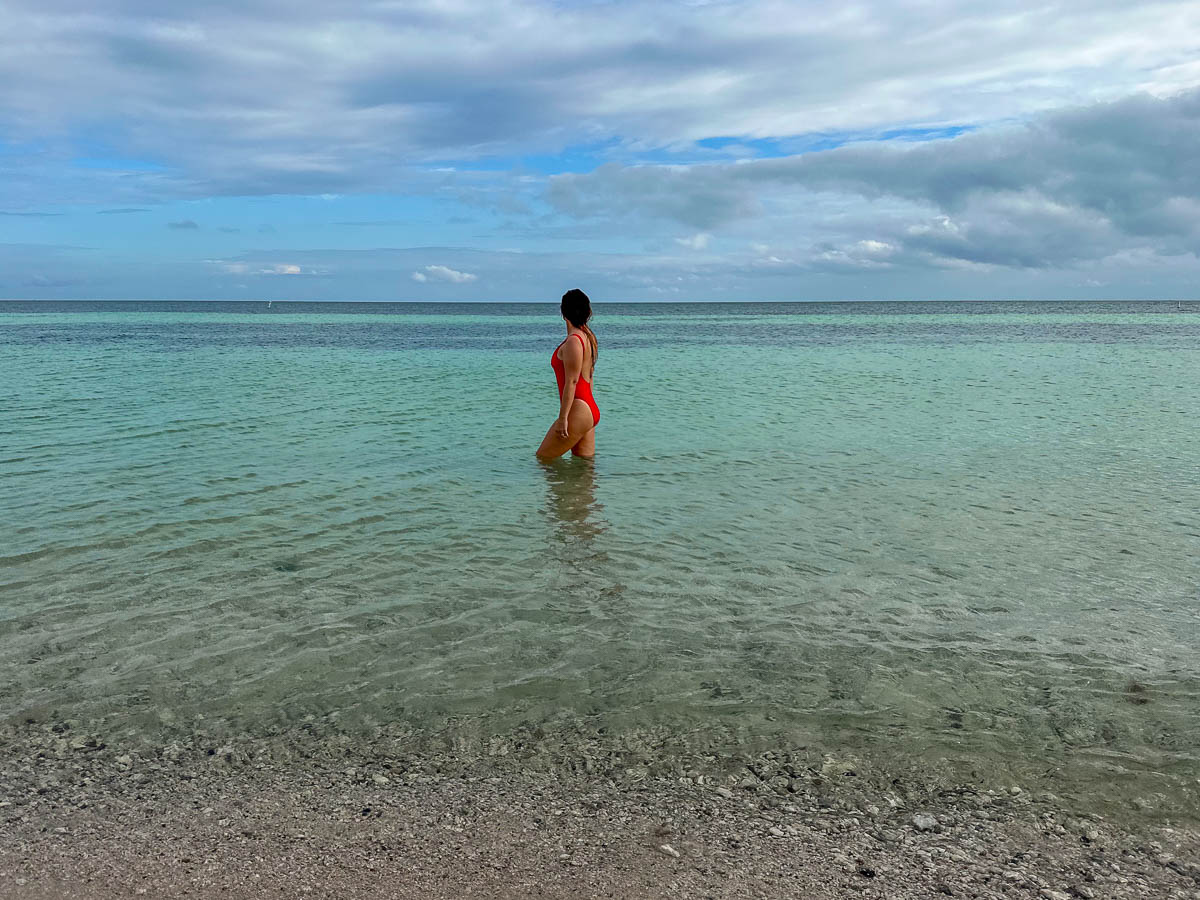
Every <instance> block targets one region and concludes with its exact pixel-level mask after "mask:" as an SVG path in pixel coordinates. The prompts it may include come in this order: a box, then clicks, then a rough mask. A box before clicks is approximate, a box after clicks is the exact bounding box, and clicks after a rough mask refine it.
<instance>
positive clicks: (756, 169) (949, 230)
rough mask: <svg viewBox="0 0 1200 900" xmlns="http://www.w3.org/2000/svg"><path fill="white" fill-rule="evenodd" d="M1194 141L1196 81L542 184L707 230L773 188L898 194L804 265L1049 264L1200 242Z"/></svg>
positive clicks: (561, 193) (604, 211)
mask: <svg viewBox="0 0 1200 900" xmlns="http://www.w3.org/2000/svg"><path fill="white" fill-rule="evenodd" d="M1197 147H1200V91H1190V92H1185V93H1182V94H1180V95H1177V96H1175V97H1172V98H1168V99H1158V98H1155V97H1151V96H1147V95H1139V96H1134V97H1128V98H1125V99H1122V100H1118V101H1113V102H1108V103H1100V104H1093V105H1089V106H1086V107H1080V108H1076V109H1070V110H1065V111H1059V112H1055V113H1051V114H1046V115H1043V116H1040V117H1037V118H1035V119H1034V120H1033V121H1032V122H1030V123H1029V124H1027V125H1024V126H1017V127H1007V128H995V129H985V130H982V131H978V132H974V133H971V134H968V135H964V136H962V137H958V138H955V139H951V140H942V141H931V142H927V143H922V144H915V145H912V144H909V145H879V144H874V145H863V146H846V147H841V148H837V149H834V150H829V151H825V152H819V153H809V154H804V155H800V156H793V157H786V158H779V159H767V160H754V161H749V162H744V163H739V164H720V165H716V164H713V165H697V166H691V167H667V166H635V167H622V166H617V165H608V166H603V167H601V168H599V169H597V170H595V171H593V172H590V173H586V174H569V175H560V176H555V177H554V178H552V179H551V181H550V185H549V188H548V199H549V201H550V203H551V204H552V205H553V206H554V207H555V208H557V209H558V210H559V211H561V212H563V213H566V214H568V215H570V216H573V217H578V218H587V217H593V216H603V217H617V218H620V217H628V216H631V215H640V216H645V217H651V218H658V219H667V220H673V221H676V222H679V223H682V224H683V225H686V226H688V227H690V228H694V229H700V230H710V229H714V228H720V227H722V226H729V225H731V224H733V223H736V222H738V221H739V220H745V219H752V218H754V217H756V216H761V215H763V214H764V210H765V205H769V203H770V200H771V198H772V197H775V196H778V195H779V193H780V192H787V191H792V192H795V195H794V196H790V200H789V202H790V203H791V204H792V205H793V206H794V207H796V208H803V206H804V204H805V196H806V195H808V196H812V195H813V194H815V193H817V192H824V193H826V194H833V195H840V196H844V197H846V198H848V203H849V204H850V205H853V204H854V203H857V204H860V205H861V204H862V203H863V202H873V201H878V200H881V199H882V200H891V201H897V202H900V203H902V204H908V205H909V206H910V209H909V211H908V213H907V215H893V216H891V217H877V221H876V222H875V223H874V224H866V223H863V224H860V225H859V227H858V228H857V233H856V234H855V233H854V232H853V231H852V232H851V234H853V235H854V239H853V240H851V241H849V242H848V243H847V244H846V245H845V246H843V245H837V244H829V243H826V244H824V245H822V244H820V243H818V244H817V246H816V247H815V248H814V252H813V255H812V259H813V264H814V265H818V266H827V267H835V268H846V267H854V266H861V267H872V266H880V265H895V264H897V263H900V262H924V263H930V264H935V265H954V264H960V263H968V264H978V265H986V266H1009V267H1015V268H1044V267H1052V266H1057V265H1070V264H1073V263H1076V262H1079V261H1081V260H1086V259H1096V258H1103V257H1107V256H1111V255H1113V254H1116V253H1119V252H1122V251H1126V250H1129V249H1132V248H1137V247H1150V248H1153V249H1154V250H1155V251H1156V252H1158V253H1162V254H1172V253H1196V252H1197V251H1200V167H1197V166H1196V165H1195V152H1196V148H1197ZM839 227H840V226H839ZM862 241H871V242H874V243H873V244H871V243H868V244H863V245H862V246H858V244H859V242H862ZM876 245H886V247H883V246H876ZM856 247H857V249H855V248H856ZM862 247H867V248H869V252H864V251H863V249H862Z"/></svg>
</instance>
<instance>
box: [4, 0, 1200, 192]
mask: <svg viewBox="0 0 1200 900" xmlns="http://www.w3.org/2000/svg"><path fill="white" fill-rule="evenodd" d="M278 9H279V7H278V4H277V3H276V2H274V0H246V2H245V3H237V4H234V3H227V2H219V3H213V4H200V5H192V6H188V7H177V8H172V7H169V6H164V5H163V4H161V3H151V2H150V0H121V2H110V3H102V4H94V3H90V4H85V3H82V2H81V0H72V2H70V3H68V4H66V5H65V6H63V5H61V4H60V5H59V7H58V11H56V12H54V13H48V12H47V10H46V8H45V4H42V3H38V2H35V0H13V2H10V3H8V4H5V6H4V8H3V11H0V27H3V29H4V32H5V33H7V34H19V35H22V36H23V39H22V40H21V41H18V42H10V45H9V46H7V47H6V52H5V53H4V54H3V56H2V57H0V133H3V134H5V135H6V139H8V140H11V141H16V142H21V141H29V142H33V141H48V142H49V146H50V147H51V148H52V150H53V152H54V153H55V154H60V155H61V157H62V159H64V160H67V161H68V162H69V160H70V159H72V158H75V157H76V156H78V155H79V154H78V153H72V152H68V151H69V150H71V151H74V150H85V149H86V148H76V147H73V146H72V147H68V146H67V145H68V144H70V143H71V141H70V139H68V138H63V137H61V136H63V135H70V134H80V133H85V132H86V131H94V130H95V128H94V126H95V124H96V123H97V121H98V120H99V124H100V125H101V126H104V125H109V126H111V127H107V128H105V127H102V128H101V129H100V130H102V131H103V132H104V133H106V134H108V135H110V141H111V142H112V143H113V144H114V146H113V147H111V148H107V149H106V151H105V152H106V156H108V157H111V158H114V159H137V160H149V161H153V164H154V166H155V167H157V168H154V169H149V168H147V169H144V170H138V171H119V172H115V171H106V170H89V171H86V172H85V171H82V170H81V171H74V172H71V173H70V176H69V177H70V179H71V180H72V181H73V182H78V180H80V179H86V180H87V181H88V183H89V184H92V185H96V186H101V185H102V186H104V187H105V189H107V190H110V191H117V190H119V191H122V192H124V193H130V194H135V195H136V194H144V195H145V196H147V197H158V198H162V197H170V196H176V197H184V196H197V195H201V196H206V195H216V194H221V195H250V194H255V195H265V194H277V193H289V194H296V193H303V194H309V195H320V194H347V193H354V192H366V191H372V190H393V189H396V190H404V189H406V187H407V185H408V180H409V179H410V178H411V177H414V174H413V167H414V165H416V166H425V165H429V166H434V165H436V166H439V167H441V168H443V169H445V168H449V167H450V166H451V165H452V164H457V165H461V163H462V162H463V161H464V160H473V159H483V158H488V157H496V156H512V155H518V154H524V153H553V152H557V151H559V150H561V149H562V148H565V147H579V146H607V147H613V148H615V149H617V150H618V151H619V152H622V153H625V154H636V153H638V152H641V151H643V150H646V149H653V148H658V149H662V150H666V151H670V152H674V151H679V150H683V149H687V148H689V147H692V148H693V149H694V145H695V142H697V141H705V140H708V139H712V138H723V139H725V142H724V144H723V145H722V149H720V151H719V152H722V153H725V154H727V155H730V156H736V155H743V154H751V155H753V154H755V153H757V152H758V151H757V150H756V143H755V142H756V141H761V140H763V139H777V138H791V137H795V136H807V138H806V139H812V140H830V141H836V140H839V139H840V137H839V136H844V135H847V134H857V133H862V132H863V131H869V132H871V133H873V134H880V133H886V132H888V131H889V130H892V131H894V130H895V129H917V130H923V129H938V128H943V127H946V126H958V125H971V124H980V123H983V124H987V123H992V122H996V121H1001V120H1011V119H1014V118H1022V117H1026V116H1028V115H1030V114H1033V113H1036V112H1039V111H1043V110H1046V109H1050V108H1053V107H1056V106H1061V105H1064V104H1072V103H1081V102H1086V101H1088V100H1092V99H1106V98H1113V97H1116V96H1120V95H1122V94H1126V93H1129V92H1130V91H1132V90H1134V89H1138V88H1141V89H1145V90H1149V91H1151V92H1154V93H1156V94H1160V95H1165V94H1167V93H1170V92H1173V91H1177V90H1180V89H1185V88H1189V87H1193V86H1196V85H1197V84H1200V66H1198V65H1197V64H1196V62H1195V49H1196V48H1195V38H1194V36H1195V34H1196V33H1197V32H1198V31H1200V8H1198V7H1197V5H1196V4H1195V3H1192V2H1190V0H1160V2H1155V3H1149V4H1139V3H1118V2H1115V0H1099V2H1097V0H1087V2H1085V0H1064V2H1061V3H1055V4H1047V5H1043V6H1030V5H1029V4H1028V3H1024V2H1018V0H998V2H992V3H983V2H976V0H968V2H962V0H956V2H950V0H930V2H926V3H922V4H919V5H918V6H915V7H914V6H913V5H911V4H885V3H880V2H868V3H861V4H850V5H832V6H831V5H829V4H825V3H818V2H816V0H797V2H790V3H781V2H779V0H726V2H715V3H708V4H705V5H703V6H700V7H698V6H697V5H695V4H692V3H643V2H639V0H612V2H605V3H556V2H554V3H552V2H545V0H504V2H500V3H496V2H489V0H448V2H443V0H412V2H406V3H404V4H397V3H373V4H355V5H354V6H353V8H352V9H349V8H348V9H346V10H344V11H342V12H341V13H340V14H338V13H336V12H331V9H330V7H329V6H328V4H324V3H320V2H318V0H297V2H295V3H293V4H290V5H289V6H288V15H287V16H286V18H285V19H283V20H281V19H280V18H279V14H278ZM1063 35H1070V40H1069V41H1064V40H1063ZM80 71H83V72H86V73H87V77H86V78H84V79H79V78H73V77H70V75H69V74H68V73H71V72H80ZM98 113H99V115H98ZM708 149H709V150H713V148H712V147H709V148H708ZM713 152H717V151H715V150H713ZM83 155H95V154H94V153H85V154H83ZM77 168H78V167H77ZM64 171H65V170H64ZM59 174H60V176H61V177H63V178H66V177H67V175H65V174H63V173H62V172H60V173H59ZM429 174H430V173H429V172H424V173H422V177H424V176H428V175H429ZM448 174H449V177H451V178H452V179H453V177H454V176H453V174H452V173H448ZM64 188H65V185H64ZM19 190H21V188H20V186H17V185H8V186H6V187H5V188H4V189H3V191H5V192H14V193H15V192H17V191H19ZM64 193H65V190H64ZM3 197H4V193H3V192H0V202H4V203H6V204H8V203H10V202H11V201H8V200H4V199H3ZM135 202H140V201H135ZM131 205H133V204H132V203H131Z"/></svg>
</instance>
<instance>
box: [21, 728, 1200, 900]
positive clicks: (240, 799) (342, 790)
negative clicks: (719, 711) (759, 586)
mask: <svg viewBox="0 0 1200 900" xmlns="http://www.w3.org/2000/svg"><path fill="white" fill-rule="evenodd" d="M497 740H498V741H499V743H495V742H493V743H492V745H491V752H490V753H476V752H473V751H471V750H470V749H468V748H464V747H459V748H457V749H456V748H455V747H454V746H453V744H454V742H453V740H450V741H447V743H446V749H445V750H443V751H438V750H436V749H431V744H430V743H429V742H428V741H424V742H413V743H414V744H420V747H419V749H417V750H414V751H412V752H407V751H405V750H403V749H402V748H403V746H404V745H405V744H406V743H407V742H406V741H405V740H404V739H403V738H402V737H401V736H399V735H389V736H387V737H381V738H380V739H378V740H374V741H363V740H361V739H351V738H350V736H347V735H339V734H334V733H325V734H313V733H312V732H311V731H301V732H298V733H296V734H292V735H280V736H277V737H276V738H274V739H272V740H271V741H269V742H268V741H243V742H237V743H229V744H224V745H213V743H212V742H211V741H205V740H204V739H198V740H196V741H188V740H183V741H178V742H173V743H171V744H167V745H163V746H158V747H148V746H141V747H139V748H137V749H133V748H122V747H119V746H111V745H109V744H108V743H107V742H106V741H105V740H103V739H100V738H99V737H97V736H95V735H87V734H72V733H71V730H70V729H64V728H63V726H61V725H58V726H56V725H54V724H38V725H27V726H24V727H21V728H14V729H11V730H10V731H9V732H7V733H6V734H5V736H4V742H3V745H2V746H0V759H2V761H3V762H2V767H3V768H2V775H0V798H2V799H0V814H2V821H3V838H2V839H0V885H2V886H3V895H4V896H5V897H11V898H16V900H25V898H31V900H32V898H97V900H99V898H108V897H129V896H151V897H181V896H188V897H200V898H207V897H247V898H249V897H297V896H305V897H362V898H375V897H378V898H409V897H424V898H456V897H469V896H488V897H501V898H508V897H513V898H515V897H562V898H566V897H619V898H643V897H644V898H650V897H668V896H672V897H674V896H677V897H763V898H767V897H813V898H832V897H847V896H853V897H878V898H917V897H938V896H952V897H974V898H991V897H1039V898H1047V900H1061V898H1072V897H1079V898H1100V897H1104V898H1109V897H1112V898H1149V897H1154V898H1158V897H1161V898H1178V900H1183V898H1196V897H1200V831H1198V830H1197V829H1196V828H1195V827H1194V825H1187V824H1181V823H1179V822H1172V821H1170V820H1166V821H1164V820H1162V819H1161V818H1158V817H1154V816H1150V817H1144V818H1140V819H1134V818H1126V817H1122V818H1123V819H1124V820H1123V821H1122V822H1120V823H1118V822H1117V821H1116V819H1115V818H1114V817H1106V816H1102V815H1098V814H1095V813H1091V814H1075V813H1073V812H1072V811H1071V810H1070V809H1069V808H1068V807H1067V805H1066V804H1065V803H1064V802H1063V801H1062V800H1061V799H1060V798H1058V797H1056V796H1054V795H1053V794H1048V793H1046V792H1044V791H1040V790H1038V789H1037V788H1033V789H1024V788H1021V787H1019V786H1016V785H1008V786H1002V785H990V786H988V785H984V784H977V785H969V784H960V785H957V786H954V787H951V786H949V785H947V784H945V783H939V782H937V781H935V780H932V779H930V780H925V781H922V780H921V779H919V778H915V777H914V775H913V773H905V775H904V776H903V777H895V778H893V779H891V781H888V780H887V779H886V778H885V777H884V775H883V773H880V772H872V771H869V770H866V769H865V768H864V769H863V770H862V771H861V772H860V771H858V770H856V765H857V763H856V762H855V761H854V760H852V759H840V760H839V759H835V758H833V757H829V756H826V757H824V761H823V762H821V763H819V764H811V763H812V762H813V761H811V760H810V761H809V764H800V762H799V757H798V756H797V757H790V755H789V754H786V753H780V752H771V751H767V752H765V753H763V754H761V755H758V756H756V757H754V758H753V759H750V760H732V759H724V760H716V759H713V758H711V757H710V758H709V760H710V762H709V764H708V765H707V766H706V765H705V763H704V762H696V761H694V760H693V761H675V762H672V763H671V764H670V765H656V764H653V763H651V764H649V765H647V764H645V763H646V760H642V761H641V764H639V761H638V760H634V759H631V758H630V756H629V754H628V753H607V754H605V753H603V752H599V745H598V744H594V745H592V746H591V747H589V748H587V749H586V750H585V751H583V752H581V754H580V755H579V756H578V757H577V758H576V759H575V760H574V761H573V762H572V761H569V760H567V761H564V758H563V757H562V756H561V755H558V756H556V758H555V759H553V760H550V761H549V762H547V760H541V761H540V762H537V763H536V768H537V771H533V770H530V769H529V765H530V763H531V761H532V760H533V758H534V757H535V756H536V753H537V748H536V747H533V746H532V745H530V744H527V745H525V746H524V748H521V747H520V743H521V742H520V741H518V740H514V739H512V738H507V739H497ZM625 746H626V747H627V746H628V743H627V742H626V744H625ZM698 759H701V757H698ZM673 766H675V767H678V771H681V772H685V774H675V775H666V774H663V770H664V769H667V768H671V767H673ZM588 769H590V770H591V771H587V770H588ZM489 772H491V773H492V774H488V773H489Z"/></svg>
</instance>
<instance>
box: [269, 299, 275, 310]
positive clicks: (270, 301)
mask: <svg viewBox="0 0 1200 900" xmlns="http://www.w3.org/2000/svg"><path fill="white" fill-rule="evenodd" d="M274 302H275V301H274V300H268V301H267V309H270V308H271V304H272V303H274Z"/></svg>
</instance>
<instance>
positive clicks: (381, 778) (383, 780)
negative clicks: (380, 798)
mask: <svg viewBox="0 0 1200 900" xmlns="http://www.w3.org/2000/svg"><path fill="white" fill-rule="evenodd" d="M371 780H372V781H373V782H375V783H376V784H380V785H382V784H391V783H392V780H391V779H390V778H388V777H387V776H386V775H380V774H379V773H378V772H376V773H375V774H374V775H372V776H371Z"/></svg>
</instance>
